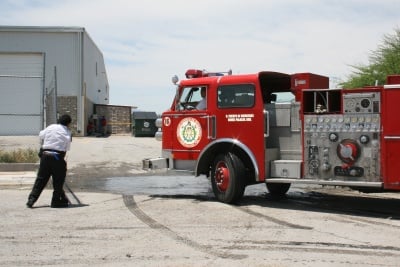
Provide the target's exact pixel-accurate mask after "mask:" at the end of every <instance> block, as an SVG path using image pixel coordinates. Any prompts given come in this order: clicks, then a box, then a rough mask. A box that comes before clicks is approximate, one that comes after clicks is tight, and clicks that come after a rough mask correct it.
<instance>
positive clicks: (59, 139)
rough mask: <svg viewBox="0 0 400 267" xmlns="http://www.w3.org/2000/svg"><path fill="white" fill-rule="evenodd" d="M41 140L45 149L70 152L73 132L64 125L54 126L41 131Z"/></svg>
mask: <svg viewBox="0 0 400 267" xmlns="http://www.w3.org/2000/svg"><path fill="white" fill-rule="evenodd" d="M39 138H40V140H41V141H43V145H42V148H43V149H53V150H58V151H64V152H66V151H68V150H69V148H70V145H71V131H70V130H69V129H68V127H66V126H64V125H62V124H52V125H50V126H48V127H47V128H46V129H44V130H42V131H40V133H39Z"/></svg>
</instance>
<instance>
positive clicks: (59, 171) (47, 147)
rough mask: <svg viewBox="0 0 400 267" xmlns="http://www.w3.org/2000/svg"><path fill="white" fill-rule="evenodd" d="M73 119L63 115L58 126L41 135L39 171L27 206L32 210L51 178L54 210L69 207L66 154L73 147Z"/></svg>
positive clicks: (49, 127) (53, 126)
mask: <svg viewBox="0 0 400 267" xmlns="http://www.w3.org/2000/svg"><path fill="white" fill-rule="evenodd" d="M70 124H71V117H70V116H69V115H68V114H65V115H62V116H61V117H60V119H59V122H58V124H52V125H50V126H48V127H47V128H46V129H44V130H42V131H41V132H40V133H39V138H40V140H41V142H42V147H41V149H40V152H39V157H40V166H39V171H38V174H37V177H36V180H35V183H34V185H33V188H32V191H31V193H30V194H29V197H28V202H27V203H26V206H27V207H28V208H32V206H33V204H34V203H35V202H36V201H37V200H38V198H39V196H40V194H41V193H42V191H43V189H44V188H45V186H46V184H47V182H48V181H49V179H50V176H51V177H52V178H53V189H54V191H53V197H52V200H51V207H52V208H64V207H68V203H69V201H68V198H67V196H66V195H65V192H64V189H63V186H64V182H65V176H66V173H67V163H66V162H65V160H64V158H65V154H66V152H67V151H68V150H69V148H70V145H71V131H70V130H69V128H68V127H69V125H70Z"/></svg>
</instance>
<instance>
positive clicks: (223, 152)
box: [144, 69, 400, 203]
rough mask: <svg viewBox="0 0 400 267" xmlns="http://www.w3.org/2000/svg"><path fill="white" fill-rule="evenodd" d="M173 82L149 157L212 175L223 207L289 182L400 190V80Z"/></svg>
mask: <svg viewBox="0 0 400 267" xmlns="http://www.w3.org/2000/svg"><path fill="white" fill-rule="evenodd" d="M173 82H174V83H175V85H176V96H175V98H174V100H173V103H172V105H171V107H170V109H169V110H167V111H165V112H164V113H163V114H162V117H161V118H160V119H159V120H158V123H157V124H158V127H159V128H160V129H161V130H162V131H159V132H158V133H157V134H156V137H157V138H158V139H159V140H162V157H161V158H158V159H147V160H145V161H144V164H145V165H146V166H147V167H149V168H154V169H155V168H160V167H167V168H169V169H175V170H188V171H193V172H194V174H195V175H196V176H199V175H206V176H207V177H209V178H210V180H211V185H212V188H213V192H214V194H215V196H216V198H217V199H218V200H219V201H222V202H225V203H233V202H235V201H237V200H239V199H240V198H241V197H242V196H243V193H244V190H245V187H246V186H247V185H251V184H256V183H265V184H266V187H267V189H268V191H269V192H270V193H271V194H274V195H283V194H286V192H287V191H288V190H289V187H290V185H291V184H292V183H308V184H318V185H335V186H348V187H351V188H355V189H359V190H374V191H385V190H400V171H398V169H397V168H398V166H400V116H399V114H397V112H398V111H399V105H400V75H391V76H388V78H387V85H384V86H370V87H365V88H360V89H352V90H346V89H328V88H329V79H328V77H325V76H321V75H316V74H312V73H296V74H292V75H290V74H284V73H278V72H270V71H263V72H259V73H255V74H241V75H232V74H231V72H228V73H208V72H206V71H203V70H195V69H190V70H188V71H187V72H186V79H184V80H181V81H178V79H177V77H175V78H174V79H173ZM290 96H292V99H290ZM282 100H285V101H282Z"/></svg>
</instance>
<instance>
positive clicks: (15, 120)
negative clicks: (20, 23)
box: [0, 53, 44, 135]
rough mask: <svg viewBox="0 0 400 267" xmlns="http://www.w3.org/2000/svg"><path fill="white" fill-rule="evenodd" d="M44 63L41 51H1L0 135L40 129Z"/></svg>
mask: <svg viewBox="0 0 400 267" xmlns="http://www.w3.org/2000/svg"><path fill="white" fill-rule="evenodd" d="M43 64H44V58H43V54H34V53H14V54H4V53H2V54H1V53H0V94H1V98H0V125H1V127H0V135H32V134H37V133H38V132H39V131H40V129H41V128H42V124H43V113H42V96H43V88H44V87H43V70H44V66H43Z"/></svg>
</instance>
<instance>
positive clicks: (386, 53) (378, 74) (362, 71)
mask: <svg viewBox="0 0 400 267" xmlns="http://www.w3.org/2000/svg"><path fill="white" fill-rule="evenodd" d="M352 67H353V68H354V69H355V70H354V71H353V73H352V74H351V75H350V76H349V78H348V80H347V81H345V82H342V83H341V84H340V85H341V86H342V87H343V88H357V87H363V86H366V85H375V83H376V81H378V84H380V85H382V84H385V83H386V76H387V75H390V74H399V73H400V28H396V29H395V30H394V34H387V35H384V38H383V42H382V44H380V45H379V46H378V48H377V49H376V50H374V51H372V52H371V54H370V56H369V64H368V65H362V64H360V65H353V66H352Z"/></svg>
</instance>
